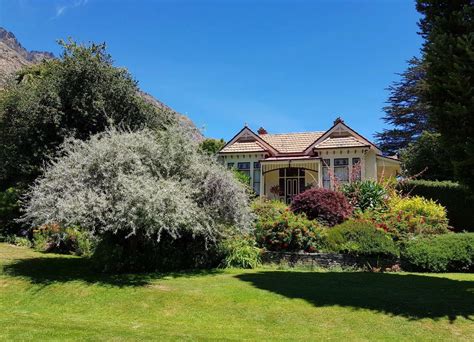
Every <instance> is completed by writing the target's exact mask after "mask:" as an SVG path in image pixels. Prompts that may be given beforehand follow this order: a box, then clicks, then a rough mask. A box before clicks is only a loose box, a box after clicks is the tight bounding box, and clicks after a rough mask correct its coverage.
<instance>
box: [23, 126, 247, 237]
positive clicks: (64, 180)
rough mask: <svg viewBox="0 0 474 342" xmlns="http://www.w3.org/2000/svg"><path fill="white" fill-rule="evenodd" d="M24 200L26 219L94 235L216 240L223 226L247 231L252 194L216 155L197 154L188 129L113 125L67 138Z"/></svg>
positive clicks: (34, 223) (35, 222)
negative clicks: (75, 227) (73, 227)
mask: <svg viewBox="0 0 474 342" xmlns="http://www.w3.org/2000/svg"><path fill="white" fill-rule="evenodd" d="M58 156H60V157H56V158H52V159H51V161H50V162H49V164H48V165H47V166H46V167H45V172H44V175H43V176H41V177H40V178H39V179H38V180H37V181H36V183H35V185H34V186H33V187H32V188H31V190H30V193H29V195H28V196H27V198H26V201H25V205H24V209H25V215H24V218H23V220H25V221H27V222H29V223H30V224H31V225H32V226H33V227H34V226H38V225H42V224H48V223H53V222H57V223H59V224H61V225H65V226H67V225H73V224H74V225H80V226H81V227H83V228H85V229H87V230H89V231H90V232H91V233H93V234H95V235H99V236H100V235H102V234H104V233H106V232H113V233H117V232H119V231H120V232H122V233H125V234H127V236H130V235H134V234H140V235H143V236H147V237H150V238H158V239H159V238H160V236H161V233H162V232H167V233H169V234H170V235H171V236H172V237H173V238H177V237H179V236H180V235H182V233H184V232H187V233H191V234H193V235H201V236H203V237H205V238H206V239H207V240H211V241H214V240H215V239H216V238H217V237H218V236H219V235H220V233H221V232H222V231H223V230H224V227H227V226H233V227H235V228H236V229H238V230H241V231H244V230H248V229H249V228H250V225H251V221H252V215H251V213H250V210H249V205H248V204H249V203H248V201H249V200H248V196H247V195H246V193H245V189H243V187H242V185H240V184H239V182H238V181H236V180H235V179H234V177H233V175H232V173H231V172H230V171H228V170H226V169H225V168H224V167H223V166H222V165H220V164H219V163H218V162H217V161H216V160H215V158H214V157H210V156H207V155H203V154H201V153H199V152H198V146H197V144H196V143H195V142H193V141H192V140H191V139H189V137H188V136H186V132H183V130H182V129H179V128H176V127H172V128H169V129H168V130H166V131H159V132H156V131H151V130H148V129H145V130H142V131H138V132H129V131H124V130H117V129H111V130H108V131H106V132H104V133H99V134H97V135H94V136H92V137H91V138H90V140H88V141H81V140H76V139H69V140H66V141H65V142H64V143H63V145H62V146H61V149H60V151H59V153H58Z"/></svg>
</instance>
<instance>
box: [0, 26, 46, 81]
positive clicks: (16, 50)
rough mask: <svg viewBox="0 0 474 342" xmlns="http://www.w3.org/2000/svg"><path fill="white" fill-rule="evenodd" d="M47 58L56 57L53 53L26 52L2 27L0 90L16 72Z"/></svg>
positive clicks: (0, 35)
mask: <svg viewBox="0 0 474 342" xmlns="http://www.w3.org/2000/svg"><path fill="white" fill-rule="evenodd" d="M45 58H54V55H53V54H52V53H51V52H44V51H28V50H26V49H25V48H24V47H23V46H22V45H21V44H20V42H19V41H18V40H17V39H16V37H15V35H14V34H13V33H11V32H9V31H7V30H5V29H4V28H3V27H0V88H1V87H3V86H4V85H5V82H6V81H7V79H8V77H9V76H11V75H12V74H13V73H14V72H15V71H17V70H19V69H20V68H22V67H24V66H26V65H31V64H34V63H39V62H41V61H42V60H43V59H45Z"/></svg>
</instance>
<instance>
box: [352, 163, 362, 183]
mask: <svg viewBox="0 0 474 342" xmlns="http://www.w3.org/2000/svg"><path fill="white" fill-rule="evenodd" d="M361 171H362V164H361V163H360V158H352V175H351V177H352V180H353V181H357V180H361V175H362V173H361Z"/></svg>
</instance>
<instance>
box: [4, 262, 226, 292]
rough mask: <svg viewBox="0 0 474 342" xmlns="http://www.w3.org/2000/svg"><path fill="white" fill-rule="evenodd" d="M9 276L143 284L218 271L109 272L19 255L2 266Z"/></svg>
mask: <svg viewBox="0 0 474 342" xmlns="http://www.w3.org/2000/svg"><path fill="white" fill-rule="evenodd" d="M3 272H4V273H5V274H7V275H10V276H16V277H22V278H27V279H28V280H29V281H30V282H31V283H33V284H40V285H49V284H52V283H61V282H70V281H84V282H87V283H91V284H99V285H104V286H117V287H126V286H145V285H148V284H149V283H150V282H152V281H155V280H159V279H163V278H165V277H174V278H175V277H192V276H198V275H208V274H213V273H218V272H219V271H218V270H191V271H183V272H166V273H137V274H108V273H101V272H99V271H97V270H96V269H95V268H94V267H93V266H92V263H91V262H90V260H88V259H86V258H78V257H44V258H30V259H19V260H17V261H15V262H13V263H11V264H7V265H4V266H3Z"/></svg>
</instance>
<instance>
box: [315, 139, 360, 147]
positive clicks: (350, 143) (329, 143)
mask: <svg viewBox="0 0 474 342" xmlns="http://www.w3.org/2000/svg"><path fill="white" fill-rule="evenodd" d="M362 146H367V143H366V142H362V141H360V140H357V139H356V138H354V137H340V138H327V139H325V140H324V141H322V142H320V143H319V144H317V145H316V148H338V147H362Z"/></svg>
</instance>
